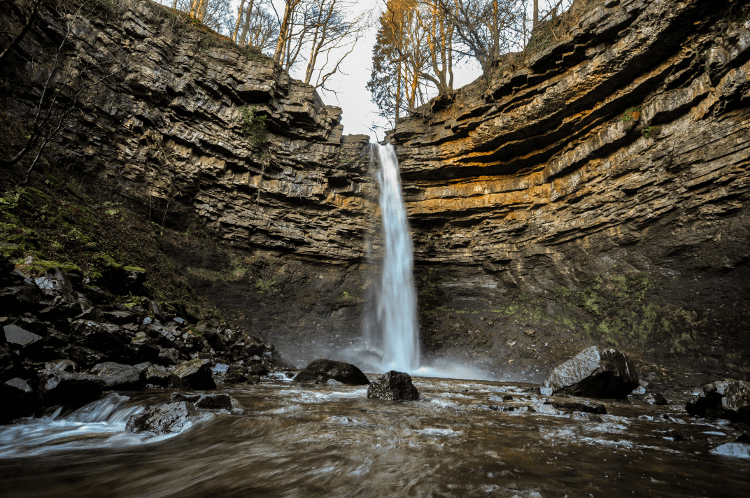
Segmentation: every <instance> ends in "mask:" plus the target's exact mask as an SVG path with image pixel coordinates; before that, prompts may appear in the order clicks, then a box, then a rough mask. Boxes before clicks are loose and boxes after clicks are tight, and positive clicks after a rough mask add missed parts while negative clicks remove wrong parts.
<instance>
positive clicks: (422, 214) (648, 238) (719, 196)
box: [389, 0, 750, 372]
mask: <svg viewBox="0 0 750 498" xmlns="http://www.w3.org/2000/svg"><path fill="white" fill-rule="evenodd" d="M605 4H606V6H605ZM605 4H601V3H599V2H589V3H588V4H584V3H583V2H577V4H576V6H577V7H581V6H583V8H578V9H573V10H574V11H575V12H571V13H566V14H564V16H573V15H575V16H577V17H576V18H570V17H565V18H564V21H565V22H568V23H569V24H570V25H571V29H570V31H569V33H568V34H567V36H565V37H563V38H562V39H560V40H559V41H556V42H554V43H553V44H551V45H550V46H548V47H546V48H544V49H543V50H541V51H539V52H537V53H535V54H511V55H509V56H506V57H505V58H503V59H502V60H500V61H499V65H498V66H497V67H496V68H495V69H494V71H493V72H492V74H491V75H489V76H488V77H483V78H480V79H479V80H477V81H476V82H474V83H473V84H471V85H469V86H467V87H465V88H462V89H461V90H459V91H458V92H456V93H455V95H452V96H451V99H449V100H450V102H448V103H446V100H447V99H441V100H439V101H438V100H436V101H434V102H433V103H432V104H431V105H430V106H426V107H425V108H422V109H419V110H418V112H416V113H414V114H413V115H412V116H410V117H409V118H406V119H403V120H401V121H400V122H399V123H398V125H397V126H396V129H395V130H394V131H393V132H392V133H391V134H390V135H389V139H390V140H391V141H392V142H393V143H394V144H395V145H396V149H397V154H398V156H399V160H400V165H401V171H402V177H403V185H404V190H405V201H406V207H407V212H408V214H409V218H410V221H411V224H412V229H413V235H414V248H415V260H416V264H417V266H418V267H419V268H418V271H420V272H421V274H422V279H423V280H425V281H426V282H427V284H426V285H423V286H422V294H423V295H424V294H426V295H429V296H432V297H433V299H432V302H430V303H428V304H429V306H428V307H427V309H425V307H424V306H423V313H422V318H423V320H422V323H423V337H426V338H427V341H428V342H431V343H432V346H433V347H435V348H439V347H442V346H443V345H445V344H446V343H448V342H455V341H456V340H459V341H461V340H463V341H464V342H465V343H467V344H472V343H473V344H477V345H480V346H481V344H482V341H484V343H485V344H484V347H486V346H487V344H489V343H492V342H494V347H495V348H496V349H498V353H499V354H501V355H502V354H504V352H503V351H501V350H506V351H507V350H512V348H513V346H514V344H511V343H515V342H518V345H519V346H522V347H525V348H526V349H529V348H531V349H532V350H534V349H536V350H537V352H538V353H539V352H541V351H543V350H544V346H542V344H544V343H545V342H547V343H548V344H547V345H546V346H548V345H549V343H552V344H553V347H554V345H555V344H557V345H558V346H559V340H560V339H562V340H566V339H567V338H570V337H572V338H574V339H575V338H581V337H583V338H584V339H587V340H588V339H591V340H594V341H600V342H604V343H610V344H617V343H619V344H620V345H625V346H629V347H638V348H639V349H640V353H642V352H643V351H644V350H648V348H649V346H648V343H649V340H650V339H652V338H654V337H656V336H659V337H660V339H663V340H664V341H665V344H663V346H662V347H659V348H657V349H658V351H657V350H652V353H654V354H656V355H657V356H661V357H664V356H665V355H667V356H669V355H670V354H677V355H679V354H683V353H685V352H686V351H688V350H689V349H690V348H692V347H694V346H695V343H696V342H701V341H703V343H704V344H705V341H708V342H710V343H712V344H711V345H710V347H706V348H704V349H702V353H701V354H702V355H704V356H707V357H708V358H707V361H708V362H709V363H710V364H711V365H712V366H713V367H715V368H717V369H719V370H723V369H724V368H725V367H726V368H727V369H731V368H732V367H737V366H738V365H740V364H742V365H745V366H744V367H742V368H744V369H745V370H742V371H745V372H747V370H746V369H747V365H748V354H750V351H748V350H747V348H746V347H744V345H743V344H746V343H747V333H748V330H750V325H749V324H750V306H749V302H750V292H749V291H750V286H749V285H748V283H749V282H750V272H748V260H749V258H750V252H749V251H748V243H749V242H750V211H749V210H748V198H749V197H748V196H749V194H750V176H749V175H748V171H747V169H748V166H749V165H750V111H749V110H748V104H750V77H749V74H750V62H749V61H750V21H749V20H748V19H750V15H749V14H748V10H747V7H746V6H742V5H736V4H734V3H732V2H720V3H719V4H716V3H709V2H704V1H698V0H695V1H686V2H661V1H648V0H623V1H620V2H605ZM545 29H549V26H545V25H542V26H540V28H538V30H539V31H537V33H539V32H540V31H544V30H545ZM553 41H554V40H553ZM514 59H515V60H520V61H521V62H520V63H515V64H514V63H513V62H512V61H513V60H514ZM634 279H640V280H638V281H639V282H640V283H637V282H636V281H635V280H634ZM519 296H520V297H521V298H522V299H521V302H519V299H517V298H518V297H519ZM523 299H526V303H525V304H524V302H523ZM618 299H619V300H621V301H623V303H622V305H619V304H618ZM529 300H530V301H533V306H527V307H526V308H527V309H524V306H525V305H529ZM423 301H425V300H423ZM509 302H513V303H515V304H514V306H515V305H516V304H518V307H516V308H515V309H514V308H509V307H507V306H506V307H503V306H504V305H507V303H509ZM637 303H642V304H637ZM649 306H651V308H649V309H650V310H651V312H653V313H657V311H655V310H657V308H658V310H659V311H658V313H657V314H660V316H661V317H663V318H664V320H667V322H669V323H670V324H671V325H664V326H662V325H659V324H655V323H651V324H648V323H646V322H647V321H648V320H649V318H648V317H649V316H650V315H649V310H647V309H646V308H648V307H649ZM446 308H450V309H451V310H453V312H454V313H455V312H463V313H467V312H472V313H474V312H476V313H479V314H480V315H482V316H477V317H476V319H470V317H455V315H453V317H454V318H457V319H458V322H459V323H460V325H457V324H455V323H449V324H448V325H447V326H446V323H445V322H446V320H444V319H443V317H445V316H446V313H450V312H445V311H444V310H445V309H446ZM566 308H568V310H566ZM493 310H494V311H495V313H493ZM424 311H427V312H429V313H427V314H426V313H424ZM508 315H510V316H508ZM677 315H680V317H679V319H678V318H677ZM447 316H450V315H447ZM480 318H481V320H483V321H480ZM561 320H567V322H565V323H563V322H562V321H561ZM659 320H661V318H660V319H659ZM493 322H494V327H493V326H492V324H493ZM678 322H679V323H678ZM488 323H489V324H490V326H488ZM665 323H666V322H665ZM498 326H501V327H502V328H503V331H504V332H500V331H498V330H497V329H498ZM455 327H457V328H459V329H460V328H463V329H464V330H463V331H461V333H459V334H456V331H452V330H451V328H455ZM617 327H620V328H619V330H616V329H617ZM467 329H468V334H467V332H465V330H467ZM509 329H512V333H509V332H508V330H509ZM529 329H530V331H531V335H530V336H527V335H524V334H523V332H524V330H529ZM425 330H426V331H427V332H426V333H424V331H425ZM535 331H536V335H534V333H535ZM701 332H706V333H707V334H708V336H707V337H703V336H701V337H702V339H700V340H698V339H696V337H698V336H699V335H700V334H701ZM498 333H499V334H500V335H499V336H498ZM498 338H499V339H501V340H500V341H498V340H497V339H498ZM493 339H494V341H493ZM506 339H507V340H506ZM683 339H684V340H683ZM498 343H499V344H498ZM727 343H731V344H727ZM695 347H696V348H697V347H698V346H695ZM725 353H729V354H732V355H733V357H734V358H735V360H736V361H727V362H726V363H731V364H732V366H731V367H727V366H726V364H725V363H724V361H725V360H723V359H722V356H724V354H725ZM520 356H521V358H522V357H523V354H521V355H520ZM509 359H510V360H511V361H512V360H513V357H512V356H510V357H509ZM515 359H516V360H518V359H519V358H518V356H516V357H515ZM720 364H721V365H720Z"/></svg>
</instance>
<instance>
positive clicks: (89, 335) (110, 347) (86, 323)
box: [69, 320, 126, 359]
mask: <svg viewBox="0 0 750 498" xmlns="http://www.w3.org/2000/svg"><path fill="white" fill-rule="evenodd" d="M69 330H70V338H71V340H72V341H74V342H75V343H76V344H78V345H79V346H83V347H86V348H90V349H94V350H96V351H101V352H102V353H104V354H105V355H106V356H107V357H109V358H110V359H117V358H121V357H123V355H124V354H125V351H126V348H125V346H124V345H123V343H122V342H121V341H120V340H119V339H118V338H117V337H116V335H115V334H114V333H113V329H112V328H110V327H105V326H104V325H103V324H100V323H98V322H94V321H92V320H76V321H74V322H73V323H71V324H70V328H69Z"/></svg>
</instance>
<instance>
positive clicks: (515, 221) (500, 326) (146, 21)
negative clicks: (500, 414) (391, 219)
mask: <svg viewBox="0 0 750 498" xmlns="http://www.w3.org/2000/svg"><path fill="white" fill-rule="evenodd" d="M73 3H74V2H73ZM73 3H71V2H67V3H65V2H49V3H47V2H45V5H44V6H43V8H42V10H40V14H39V15H40V19H41V20H42V21H43V22H42V23H40V27H37V28H34V29H32V30H31V31H29V33H28V35H27V36H26V37H25V38H24V41H23V42H22V43H21V44H20V45H19V48H18V55H17V56H14V57H13V58H11V59H10V63H9V64H8V66H7V69H8V70H7V71H3V73H2V75H0V88H1V89H2V90H3V92H0V106H2V108H3V109H4V111H5V114H4V115H3V116H0V118H2V119H0V121H1V123H0V125H1V126H0V130H1V131H2V132H3V142H4V144H5V145H4V147H5V148H6V149H7V150H17V149H18V147H19V146H20V145H22V143H23V140H24V138H23V133H22V132H21V130H20V123H22V122H23V120H24V119H26V118H27V117H28V116H29V114H28V112H29V111H28V110H29V109H33V108H34V105H35V104H34V102H35V98H36V97H38V96H39V95H40V92H41V89H42V87H43V84H44V79H43V78H41V77H40V76H39V74H37V73H36V72H34V71H33V70H32V69H33V68H32V67H31V66H30V65H29V64H27V63H26V62H25V61H29V60H34V61H38V63H39V64H48V63H50V62H51V60H52V59H51V58H52V54H53V53H55V50H53V49H56V47H57V45H54V44H52V42H51V40H57V42H56V43H59V41H60V40H61V39H62V37H63V33H64V32H65V30H66V29H67V27H71V28H74V29H71V35H70V41H69V43H68V44H67V45H66V50H65V51H63V52H62V53H61V58H62V59H61V65H62V66H61V67H69V68H73V69H75V71H74V72H73V73H71V74H80V75H82V76H81V78H82V80H85V81H96V80H98V79H99V78H103V77H105V76H106V75H108V74H113V73H114V72H117V77H116V78H107V79H105V80H103V81H105V82H106V83H103V84H101V85H97V86H96V87H92V88H91V91H88V92H86V93H85V94H82V97H81V100H80V103H79V106H80V110H81V112H76V113H73V114H71V115H70V118H69V120H68V121H67V122H66V126H65V127H64V131H62V132H61V133H60V134H59V135H58V136H57V137H56V140H55V141H54V143H53V144H50V146H49V149H48V150H49V151H50V153H48V154H45V156H44V161H43V164H40V166H39V171H38V172H39V176H38V178H36V180H37V181H39V182H40V184H41V183H42V182H44V181H46V177H45V176H44V175H46V174H53V175H55V176H57V177H65V178H66V180H65V181H68V182H70V183H71V184H73V185H75V189H76V191H77V192H79V193H81V194H82V195H83V194H85V195H90V196H91V197H92V198H93V199H97V200H98V202H100V203H101V204H102V205H103V204H104V202H119V203H121V204H122V206H124V207H126V208H129V209H132V210H133V211H134V212H136V213H137V214H139V215H140V216H141V217H142V218H143V219H145V220H148V222H149V224H150V225H152V227H150V228H149V230H148V231H147V232H148V233H149V234H153V238H154V239H155V240H156V241H157V242H156V243H158V245H159V246H160V254H166V255H167V256H168V258H169V260H170V261H169V265H171V266H173V269H174V272H175V273H177V274H179V276H180V277H181V278H182V279H183V281H184V283H185V285H186V287H185V289H186V288H187V286H189V287H190V288H192V289H194V290H195V291H197V293H199V294H200V295H201V296H203V297H204V298H206V299H207V300H208V301H210V302H211V303H212V304H213V305H214V306H216V307H217V308H219V309H220V310H221V311H222V312H223V313H224V315H225V316H226V319H227V320H230V321H234V322H235V323H237V324H238V326H240V327H242V328H243V329H244V330H246V331H248V332H249V333H251V334H254V335H256V336H258V337H260V338H261V339H262V340H263V341H267V342H270V343H273V344H275V345H276V346H277V348H278V349H279V350H281V351H282V352H283V353H284V354H285V356H286V357H288V358H289V359H290V360H291V361H292V363H294V364H295V365H296V366H299V367H301V366H303V365H304V364H306V363H307V362H308V361H309V360H311V359H313V358H317V357H326V358H332V359H348V360H350V361H351V360H353V359H354V358H355V357H356V356H357V355H358V357H359V358H366V356H367V355H373V354H377V351H376V350H375V348H374V347H372V345H368V344H366V342H367V341H366V340H365V337H364V335H363V333H362V330H363V321H367V320H369V321H367V323H368V324H369V325H370V330H377V329H378V327H379V324H378V323H377V315H376V313H375V310H373V309H372V307H371V306H370V303H371V302H372V300H371V297H372V295H373V289H374V288H375V287H376V286H377V282H376V281H375V279H374V278H373V275H374V274H375V272H374V271H373V270H374V268H373V267H372V266H377V254H378V251H379V249H380V247H379V242H378V237H377V234H376V233H375V232H376V231H375V230H374V228H375V227H376V226H377V223H378V220H377V213H376V211H377V210H376V209H375V208H374V207H373V205H372V202H371V199H372V198H373V195H374V194H375V187H374V186H373V184H372V180H371V179H370V178H369V176H368V174H367V170H368V162H369V158H368V152H367V141H368V138H367V137H365V136H345V135H342V132H343V130H342V126H341V110H340V109H338V108H335V107H331V106H326V105H324V104H323V102H322V100H321V99H320V98H319V96H318V95H317V94H316V92H315V91H314V90H313V89H312V88H310V87H309V86H305V85H303V84H301V83H300V82H298V81H295V80H293V79H292V78H290V77H289V75H288V74H286V73H285V72H284V71H283V70H281V69H280V68H279V67H278V66H276V65H275V64H274V63H273V62H272V61H270V60H269V59H268V58H266V57H264V56H262V55H260V54H257V53H253V52H252V51H251V52H248V51H244V50H241V49H240V48H239V47H236V46H234V45H232V44H231V43H227V40H225V39H223V38H221V37H217V36H216V35H215V34H212V33H210V32H208V31H206V30H203V29H198V28H196V27H195V26H192V25H190V23H187V22H185V20H184V19H180V18H179V17H174V16H171V15H170V11H169V10H168V9H163V8H162V7H161V6H159V5H157V4H155V3H153V2H150V1H147V0H122V1H118V2H113V4H114V6H107V5H109V4H107V5H104V3H102V5H101V6H99V7H97V8H101V9H104V10H102V11H101V12H100V13H99V14H96V15H93V14H92V15H88V16H80V15H75V13H74V12H72V11H70V9H68V10H66V9H65V8H58V7H59V6H60V5H73ZM110 7H111V8H110ZM112 9H115V10H112ZM97 12H99V11H97ZM24 15H25V11H24V10H23V5H22V2H20V1H14V2H11V5H10V6H9V8H8V11H7V13H6V14H5V15H4V16H3V17H2V22H3V26H2V30H3V31H9V32H15V31H17V30H18V29H19V27H20V26H21V23H22V21H23V19H24ZM748 15H749V14H748V11H747V6H746V5H744V4H742V3H741V2H729V1H721V2H719V3H715V4H712V5H711V6H709V5H708V4H707V3H706V2H703V1H699V0H691V1H686V2H680V3H679V4H678V5H675V4H673V3H672V2H659V1H652V0H621V1H619V2H617V1H607V2H600V1H589V0H585V1H584V0H580V1H578V2H576V3H575V6H574V8H573V9H572V10H571V12H569V13H566V14H564V15H562V16H559V19H555V20H554V21H551V24H544V23H543V24H542V25H540V27H539V30H540V31H539V33H537V34H545V33H546V35H545V36H544V37H542V38H544V40H546V42H545V43H546V45H544V46H535V47H536V48H535V50H534V51H527V52H524V53H522V54H508V55H507V56H504V57H503V58H502V59H501V60H498V61H497V64H496V66H495V67H493V70H492V71H491V72H490V74H488V75H486V77H485V78H483V79H481V80H478V81H476V82H475V83H473V84H471V85H469V86H467V87H465V88H463V89H460V90H459V91H457V92H455V94H452V95H451V96H450V98H448V99H438V100H435V101H433V102H432V103H431V104H430V105H429V106H427V107H425V108H422V109H418V110H417V111H416V112H414V113H412V115H411V116H409V117H407V118H404V119H402V120H400V121H399V123H397V126H396V129H395V130H394V131H393V133H391V134H390V135H389V140H390V141H391V142H393V144H394V146H395V147H396V150H397V153H398V155H399V160H400V161H401V173H402V180H403V186H404V193H405V201H406V207H407V212H408V214H409V221H410V223H411V230H412V235H413V239H414V250H415V264H416V267H415V272H416V275H417V283H418V286H419V289H418V292H419V316H420V336H421V343H422V349H423V351H424V352H425V363H426V364H428V365H431V366H432V365H440V364H444V362H445V361H446V360H455V361H456V362H458V363H461V364H469V365H471V366H474V367H476V368H478V369H479V370H481V371H483V372H488V374H489V375H490V376H495V377H497V378H506V379H526V380H533V381H535V382H541V381H542V380H543V379H544V378H545V377H546V374H547V373H548V372H549V371H551V369H552V368H553V367H554V366H555V365H557V363H559V362H560V361H562V360H564V359H566V358H569V357H571V356H573V355H575V354H576V353H578V352H579V351H580V350H582V349H584V348H586V347H588V346H592V345H597V346H601V347H610V346H614V347H617V348H619V349H620V350H622V351H624V352H626V353H627V354H628V355H629V357H630V358H631V359H632V360H633V361H634V362H635V363H636V364H637V365H639V366H641V367H642V370H643V371H645V372H649V373H654V375H655V376H657V377H659V378H663V379H673V378H675V377H679V376H682V375H688V374H691V375H692V374H700V375H705V376H706V378H705V379H704V380H706V381H708V380H717V379H720V378H723V377H729V378H740V379H744V378H747V376H748V375H750V349H749V348H750V346H748V345H750V340H749V339H750V338H749V337H748V333H749V332H748V331H750V325H749V324H750V294H749V292H750V288H749V287H748V282H750V273H749V272H750V258H749V257H748V253H747V247H748V243H750V229H749V228H748V227H749V226H750V224H749V223H748V196H749V195H750V191H748V185H747V178H748V175H747V167H748V157H749V154H750V153H749V152H748V143H750V141H749V140H748V135H747V130H748V129H750V126H748V102H750V100H748V97H747V92H748V84H749V83H748V77H747V74H748V67H747V65H748V58H749V57H750V49H748V46H750V43H748V40H749V39H750V38H749V37H750V25H748ZM542 32H543V33H542ZM550 33H552V35H554V36H552V35H550ZM547 35H550V36H547ZM95 53H96V54H101V57H100V58H99V59H97V60H93V59H89V58H86V57H84V56H83V55H84V54H95ZM76 71H80V72H76ZM243 109H244V110H243ZM250 111H251V112H250ZM248 112H249V113H248ZM261 118H262V119H261ZM246 120H250V121H251V122H252V123H255V124H258V123H260V122H261V121H262V122H263V123H264V126H265V129H264V134H263V136H260V135H258V136H256V135H253V134H248V133H247V132H245V131H243V130H245V129H246V128H247V123H246ZM256 121H257V122H256ZM0 182H4V185H3V188H4V189H5V190H6V191H7V192H10V193H11V194H12V192H11V191H12V189H13V188H14V185H13V182H11V181H10V179H7V178H2V179H0ZM47 204H49V203H46V204H40V205H39V206H38V207H39V208H40V209H41V208H42V207H43V206H44V205H47ZM112 210H113V211H116V210H117V208H114V209H112ZM39 215H40V217H41V216H43V215H44V213H42V212H39ZM69 215H70V216H73V215H75V216H74V217H75V220H76V221H75V223H80V222H81V220H82V219H83V218H84V217H83V216H81V215H79V214H76V213H73V214H69ZM0 228H2V230H3V237H6V238H7V237H9V236H11V235H12V236H13V237H22V235H21V234H19V233H17V231H13V230H15V228H14V229H13V230H11V229H9V228H8V227H6V226H3V227H0ZM70 228H71V229H72V228H75V227H74V224H73V225H71V227H70ZM23 233H26V232H23ZM66 233H67V234H68V235H70V233H72V232H66ZM144 233H145V232H144ZM150 236H151V235H150ZM70 237H71V238H72V235H71V236H70ZM4 243H5V242H4ZM12 245H13V248H12V250H11V249H8V250H6V249H3V254H6V255H7V256H9V257H12V258H14V259H21V260H23V259H24V258H26V257H27V256H28V255H30V254H28V253H29V252H30V251H29V249H28V248H26V247H24V246H23V245H21V244H17V243H16V242H15V239H14V241H13V243H12ZM80 246H81V247H86V246H85V243H83V242H81V244H80ZM2 247H3V248H5V247H6V246H2ZM51 247H52V246H51V245H49V246H45V247H44V248H35V249H34V250H35V251H37V252H38V253H40V254H38V255H36V256H35V257H38V258H39V259H46V260H52V259H54V258H52V257H51V253H54V252H55V251H54V250H53V249H52V248H51ZM87 250H91V248H89V249H87ZM45 251H46V252H45ZM43 252H45V253H44V254H42V253H43ZM92 252H93V251H92ZM48 253H49V254H48ZM368 253H371V254H373V255H375V256H376V257H375V259H374V260H368V258H367V255H368ZM97 265H98V266H97ZM101 267H102V265H101V264H100V263H97V264H93V263H92V264H91V265H90V268H92V269H101ZM84 270H85V271H88V269H87V268H84ZM164 288H166V289H168V288H169V286H165V287H164ZM185 289H183V290H185ZM187 294H189V292H188V291H187V290H185V292H182V293H181V294H180V299H182V300H185V296H187ZM180 299H176V298H175V296H171V297H170V299H169V301H171V302H176V301H179V300H180ZM174 311H175V313H176V314H177V316H181V317H182V318H185V316H183V315H185V313H184V312H183V311H182V310H179V309H175V310H174ZM221 321H224V320H223V319H222V320H221ZM193 322H197V320H193ZM441 362H443V363H441ZM504 376H505V377H504Z"/></svg>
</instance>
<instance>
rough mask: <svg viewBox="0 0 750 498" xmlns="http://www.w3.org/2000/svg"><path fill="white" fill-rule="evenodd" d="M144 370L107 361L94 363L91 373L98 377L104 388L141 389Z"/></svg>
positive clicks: (144, 383) (143, 383) (144, 384)
mask: <svg viewBox="0 0 750 498" xmlns="http://www.w3.org/2000/svg"><path fill="white" fill-rule="evenodd" d="M144 370H145V369H143V368H138V367H134V366H132V365H121V364H119V363H114V362H111V361H108V362H106V363H99V364H98V365H96V366H95V367H94V368H92V369H91V373H92V374H94V375H96V376H97V377H98V378H99V380H100V382H101V384H102V387H103V388H104V389H143V388H144V387H145V386H146V376H145V374H144Z"/></svg>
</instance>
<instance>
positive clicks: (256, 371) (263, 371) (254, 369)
mask: <svg viewBox="0 0 750 498" xmlns="http://www.w3.org/2000/svg"><path fill="white" fill-rule="evenodd" d="M248 372H249V373H250V375H258V376H260V377H262V376H264V375H268V366H267V365H264V364H262V363H257V364H255V365H251V366H250V368H249V369H248Z"/></svg>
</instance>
